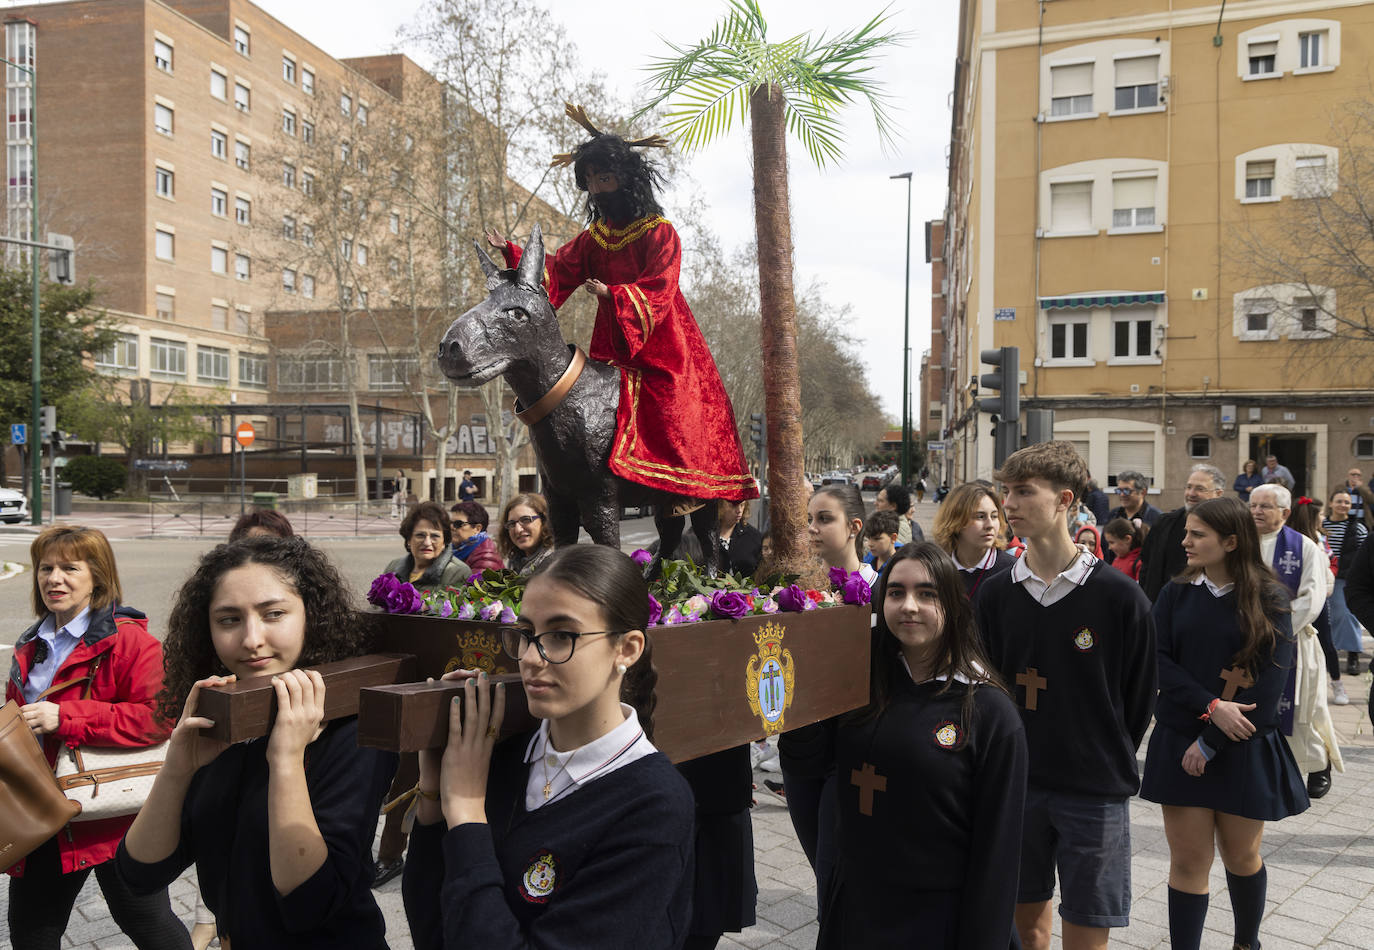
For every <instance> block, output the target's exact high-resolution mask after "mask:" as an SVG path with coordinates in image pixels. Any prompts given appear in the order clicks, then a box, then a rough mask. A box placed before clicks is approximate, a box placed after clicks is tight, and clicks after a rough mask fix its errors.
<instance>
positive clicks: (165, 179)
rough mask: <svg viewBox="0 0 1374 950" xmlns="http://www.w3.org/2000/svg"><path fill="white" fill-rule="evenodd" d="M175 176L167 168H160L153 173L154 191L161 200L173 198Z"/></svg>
mask: <svg viewBox="0 0 1374 950" xmlns="http://www.w3.org/2000/svg"><path fill="white" fill-rule="evenodd" d="M174 177H175V176H174V175H173V174H172V172H171V171H170V170H168V169H166V168H158V169H154V171H153V189H154V190H155V191H156V192H157V194H158V197H160V198H171V197H172V179H173V178H174Z"/></svg>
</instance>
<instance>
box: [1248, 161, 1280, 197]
mask: <svg viewBox="0 0 1374 950" xmlns="http://www.w3.org/2000/svg"><path fill="white" fill-rule="evenodd" d="M1273 194H1274V163H1273V162H1272V161H1269V162H1246V163H1245V197H1247V198H1270V197H1272V196H1273Z"/></svg>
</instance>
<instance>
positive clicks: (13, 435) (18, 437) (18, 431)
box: [10, 422, 29, 445]
mask: <svg viewBox="0 0 1374 950" xmlns="http://www.w3.org/2000/svg"><path fill="white" fill-rule="evenodd" d="M28 441H29V427H28V426H26V425H24V423H22V422H12V423H10V445H24V444H26V443H27V442H28Z"/></svg>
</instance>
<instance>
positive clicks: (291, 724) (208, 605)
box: [116, 537, 396, 950]
mask: <svg viewBox="0 0 1374 950" xmlns="http://www.w3.org/2000/svg"><path fill="white" fill-rule="evenodd" d="M367 634H368V631H367V629H366V627H365V626H364V625H363V624H362V623H360V618H359V614H358V613H357V612H356V611H355V610H354V608H353V605H352V603H351V598H350V597H349V594H348V588H347V586H346V585H345V583H344V581H343V579H342V578H341V577H340V576H339V573H338V571H337V570H336V569H335V568H334V566H333V565H332V564H331V563H330V562H329V559H328V558H327V557H325V556H324V554H322V553H321V552H319V551H318V550H316V549H315V548H313V547H311V546H310V545H309V544H308V543H306V541H305V540H304V539H302V538H295V537H293V538H272V537H256V538H248V539H245V540H243V541H240V542H237V543H235V544H230V545H221V546H219V547H217V548H215V549H214V550H213V551H211V552H209V553H208V554H206V555H205V556H204V557H202V558H201V561H200V565H199V566H198V568H197V569H196V571H195V573H194V574H192V575H191V577H190V579H189V580H187V581H186V583H185V584H184V585H183V586H182V588H181V591H180V592H179V593H178V594H177V598H176V603H175V605H174V606H173V608H172V615H171V618H170V622H169V632H168V636H167V639H166V641H165V655H166V656H167V669H166V675H165V677H164V685H163V691H162V693H161V694H160V695H159V696H158V708H159V710H160V712H161V713H162V715H164V716H168V717H171V718H177V717H179V718H178V721H177V725H176V728H175V729H174V730H173V732H172V738H171V741H170V742H169V743H168V746H167V757H166V760H165V762H164V763H163V766H162V771H161V772H159V773H158V776H157V779H156V781H155V782H154V783H153V788H152V791H151V792H150V793H149V796H148V801H147V804H146V805H145V806H144V808H143V810H142V811H141V812H140V813H139V815H138V818H137V819H135V821H134V823H133V826H132V827H131V828H130V829H129V832H128V834H127V835H126V836H125V838H124V841H123V843H122V844H121V845H120V848H119V853H118V855H117V857H116V861H117V862H118V869H119V873H120V876H121V877H122V878H123V879H124V880H125V881H126V882H127V883H128V885H129V887H130V889H131V890H133V891H135V892H136V893H138V892H148V891H152V890H156V889H158V888H162V887H166V886H167V885H168V884H169V883H170V882H172V881H174V880H176V879H177V877H179V876H180V874H181V873H182V871H184V870H185V869H186V868H187V867H188V866H189V865H190V864H192V863H194V864H195V865H196V870H197V873H198V875H199V878H200V883H201V887H202V890H203V891H204V894H205V898H206V904H207V905H209V908H210V910H211V911H213V912H214V914H215V918H216V921H217V925H218V928H219V935H220V937H221V939H222V940H225V945H226V946H228V941H230V940H231V941H232V942H233V943H234V944H236V945H237V946H239V947H283V946H292V947H358V948H369V950H381V948H385V947H386V939H385V933H386V924H385V921H384V920H383V918H382V914H381V911H380V910H378V908H377V904H376V902H375V901H374V900H373V899H372V892H371V890H370V887H369V885H370V884H371V880H372V862H371V844H372V837H373V833H374V831H375V829H376V825H377V810H378V806H379V805H380V804H381V800H382V794H383V792H385V791H386V787H387V785H388V784H389V782H390V781H391V776H392V773H393V772H394V771H395V770H396V756H395V755H394V754H392V753H386V752H379V751H377V750H373V749H362V748H359V747H358V729H357V720H356V718H355V717H348V718H345V719H337V720H334V721H333V722H328V723H326V722H324V698H325V686H324V681H323V679H322V678H321V677H320V674H319V673H317V672H314V671H309V672H307V671H306V670H304V669H302V667H307V666H311V665H314V664H319V663H327V662H331V661H334V660H342V659H346V658H348V657H353V656H358V655H359V654H361V653H363V652H365V647H366V643H367ZM260 676H267V677H271V680H272V686H273V689H274V691H275V693H276V702H277V715H276V719H275V721H274V723H273V725H272V729H271V732H270V734H269V735H268V736H266V737H265V738H261V739H253V740H250V741H248V742H241V743H238V744H236V745H228V744H226V743H223V742H219V741H217V740H215V739H211V738H209V737H207V736H205V735H204V734H202V732H201V730H202V729H205V728H208V727H209V726H212V725H213V723H212V722H211V721H210V720H209V719H207V718H205V717H204V716H200V715H198V714H197V700H198V698H199V694H200V691H201V690H202V689H205V688H208V687H214V686H223V685H226V684H229V683H233V682H235V681H236V680H237V679H239V678H244V679H247V678H250V677H260Z"/></svg>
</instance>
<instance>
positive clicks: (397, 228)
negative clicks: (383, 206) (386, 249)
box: [388, 211, 401, 234]
mask: <svg viewBox="0 0 1374 950" xmlns="http://www.w3.org/2000/svg"><path fill="white" fill-rule="evenodd" d="M388 226H389V227H390V228H391V233H392V234H400V233H401V216H400V215H399V214H397V213H396V212H395V211H393V212H391V219H390V221H389V222H388Z"/></svg>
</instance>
